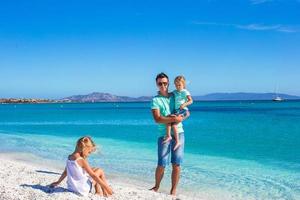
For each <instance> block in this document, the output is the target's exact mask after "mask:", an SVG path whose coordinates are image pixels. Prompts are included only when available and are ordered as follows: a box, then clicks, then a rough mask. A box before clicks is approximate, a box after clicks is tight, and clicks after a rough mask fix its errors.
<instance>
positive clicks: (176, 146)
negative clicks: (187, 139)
mask: <svg viewBox="0 0 300 200" xmlns="http://www.w3.org/2000/svg"><path fill="white" fill-rule="evenodd" d="M180 146H181V143H180V142H176V143H175V146H174V151H176V149H178V148H179V147H180Z"/></svg>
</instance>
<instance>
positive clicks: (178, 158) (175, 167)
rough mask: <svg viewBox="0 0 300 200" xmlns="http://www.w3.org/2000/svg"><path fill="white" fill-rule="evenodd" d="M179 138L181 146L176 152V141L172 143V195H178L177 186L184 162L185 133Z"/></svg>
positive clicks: (180, 134)
mask: <svg viewBox="0 0 300 200" xmlns="http://www.w3.org/2000/svg"><path fill="white" fill-rule="evenodd" d="M179 138H180V141H181V145H180V146H179V147H178V148H177V149H176V150H174V146H175V140H173V141H172V142H171V143H172V145H171V149H172V151H171V154H172V155H171V162H172V188H171V190H170V194H171V195H176V189H177V185H178V183H179V177H180V165H181V164H182V161H183V154H184V133H179Z"/></svg>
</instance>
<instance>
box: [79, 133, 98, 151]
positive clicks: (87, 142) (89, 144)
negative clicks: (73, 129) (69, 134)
mask: <svg viewBox="0 0 300 200" xmlns="http://www.w3.org/2000/svg"><path fill="white" fill-rule="evenodd" d="M85 148H92V151H95V150H96V144H95V143H94V141H93V140H92V138H91V137H90V136H84V137H81V138H79V139H78V140H77V143H76V149H75V150H76V151H77V152H80V153H82V152H83V151H84V149H85Z"/></svg>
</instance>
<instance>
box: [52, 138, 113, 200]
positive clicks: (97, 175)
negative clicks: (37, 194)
mask: <svg viewBox="0 0 300 200" xmlns="http://www.w3.org/2000/svg"><path fill="white" fill-rule="evenodd" d="M94 151H95V143H94V142H93V140H92V139H91V138H90V137H88V136H86V137H82V138H80V139H79V140H78V141H77V144H76V148H75V151H74V152H73V153H72V154H71V155H69V156H68V160H67V163H66V167H65V170H64V172H63V173H62V175H61V177H60V178H59V179H58V181H56V182H54V183H51V185H50V187H55V186H57V185H58V184H60V183H61V182H62V180H64V178H65V177H67V185H68V190H70V191H72V192H75V193H78V194H80V195H83V196H86V195H88V193H89V192H91V189H92V186H94V187H95V190H96V194H99V195H101V196H102V195H104V196H109V195H112V193H113V192H112V189H111V188H110V187H109V185H108V184H107V181H106V179H105V176H104V172H103V170H102V169H100V168H91V167H90V165H89V163H88V161H87V157H88V156H89V155H90V153H92V152H94Z"/></svg>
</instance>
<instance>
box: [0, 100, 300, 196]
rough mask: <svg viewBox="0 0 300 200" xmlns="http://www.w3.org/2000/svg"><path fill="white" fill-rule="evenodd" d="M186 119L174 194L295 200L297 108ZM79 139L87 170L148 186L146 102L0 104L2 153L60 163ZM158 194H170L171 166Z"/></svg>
mask: <svg viewBox="0 0 300 200" xmlns="http://www.w3.org/2000/svg"><path fill="white" fill-rule="evenodd" d="M190 111H191V116H190V118H189V119H187V120H186V121H185V122H184V127H185V137H186V144H185V147H186V149H185V159H184V163H183V166H182V176H181V180H180V185H179V191H178V192H179V193H184V194H185V195H188V196H194V195H196V196H200V197H205V198H207V199H272V200H274V199H289V200H293V199H294V200H297V199H300V101H285V102H272V101H241V102H240V101H232V102H195V103H194V104H193V105H192V106H191V107H190ZM83 135H90V136H92V137H93V138H94V140H95V141H96V143H97V144H98V146H99V150H98V151H97V152H96V153H95V154H94V155H92V156H91V158H90V161H91V163H92V164H93V165H97V166H101V167H102V168H104V170H105V171H107V173H108V174H113V175H114V176H115V177H117V178H118V177H120V178H122V179H126V178H127V179H128V180H136V181H140V182H141V183H143V184H144V186H145V187H146V188H150V187H151V186H152V184H153V182H154V180H153V179H154V170H155V167H156V140H157V137H158V132H157V127H156V124H155V123H154V121H153V119H152V115H151V110H150V103H149V102H147V103H144V102H143V103H90V104H79V103H78V104H72V103H70V104H0V140H1V145H0V151H1V152H28V153H32V154H34V155H37V156H40V157H43V158H47V159H53V160H55V161H58V162H60V163H64V160H65V159H66V157H67V155H68V154H69V153H71V152H72V151H73V149H74V145H75V142H76V140H77V138H79V137H80V136H83ZM162 187H163V190H165V191H167V190H168V189H169V187H170V166H169V167H167V171H166V176H165V178H164V181H163V185H162Z"/></svg>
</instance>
